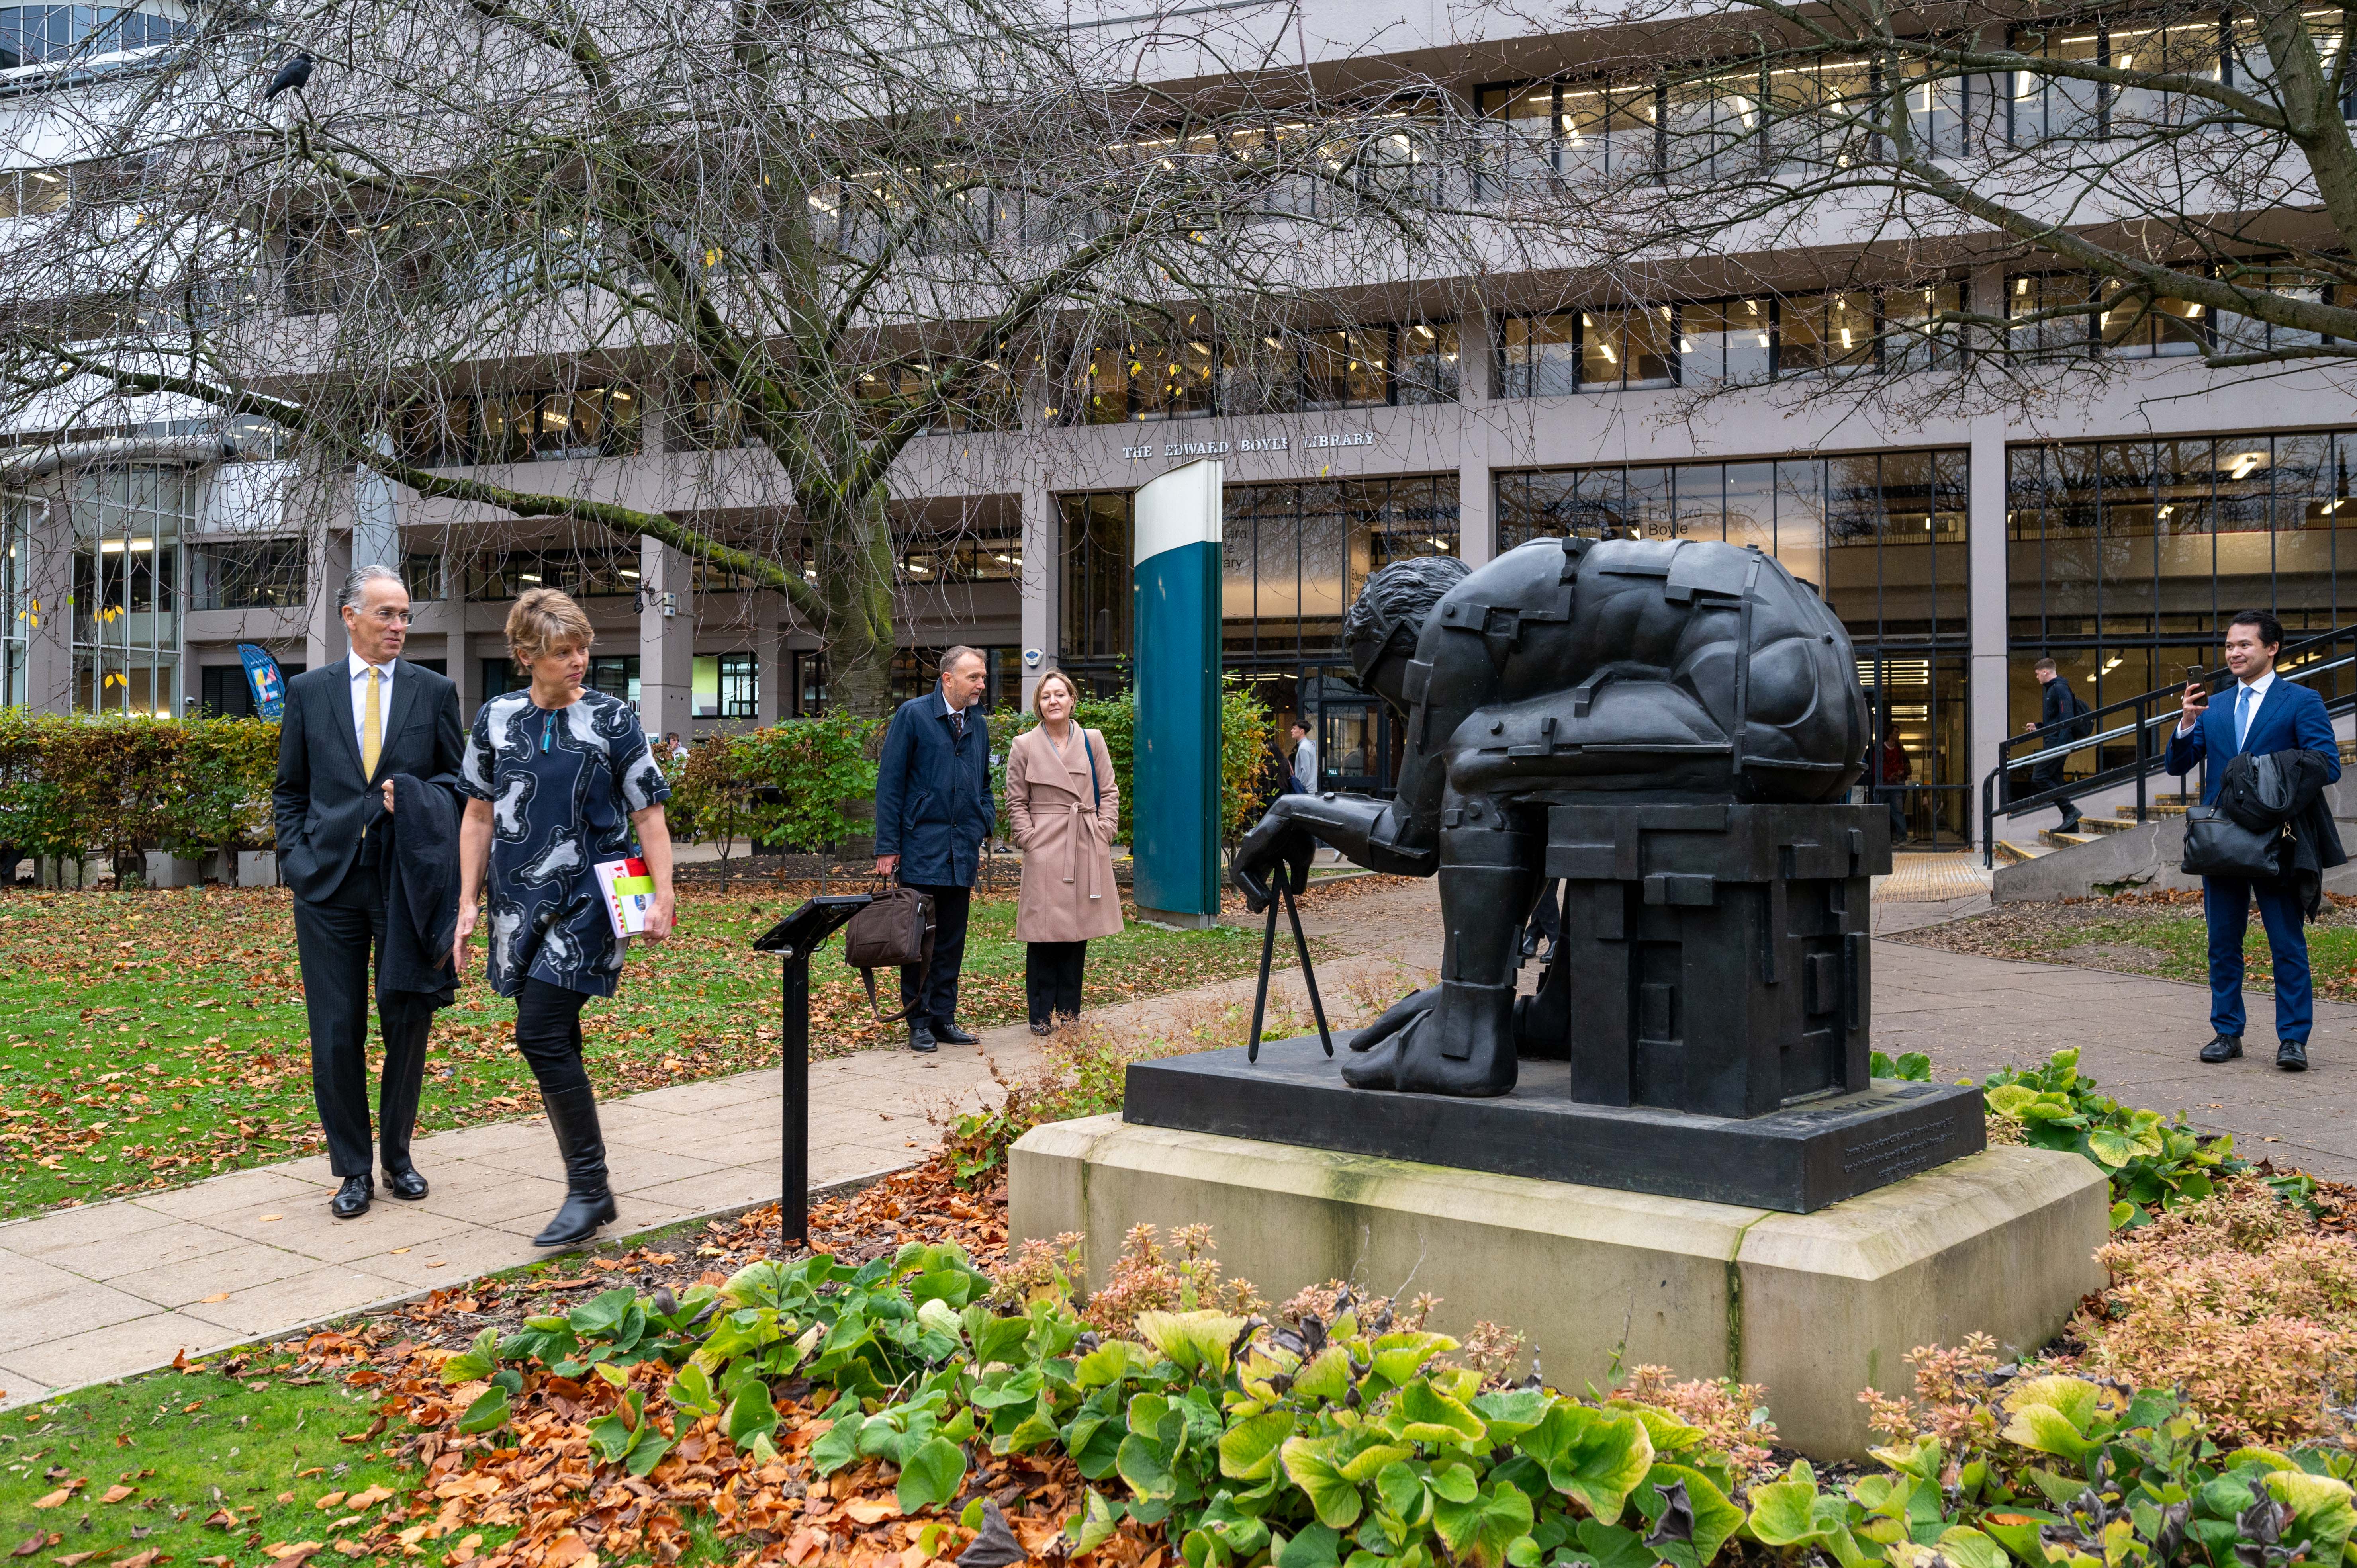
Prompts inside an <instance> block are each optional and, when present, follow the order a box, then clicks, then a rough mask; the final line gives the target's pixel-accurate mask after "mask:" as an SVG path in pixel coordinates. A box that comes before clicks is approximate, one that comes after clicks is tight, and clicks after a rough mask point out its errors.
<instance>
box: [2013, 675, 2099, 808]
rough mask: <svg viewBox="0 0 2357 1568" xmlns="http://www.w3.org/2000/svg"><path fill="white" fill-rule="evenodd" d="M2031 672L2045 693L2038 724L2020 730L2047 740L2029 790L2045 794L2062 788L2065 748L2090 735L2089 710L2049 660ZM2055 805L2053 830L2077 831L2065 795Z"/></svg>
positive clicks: (2072, 806) (2023, 726)
mask: <svg viewBox="0 0 2357 1568" xmlns="http://www.w3.org/2000/svg"><path fill="white" fill-rule="evenodd" d="M2030 673H2031V674H2033V675H2035V676H2037V677H2038V683H2039V684H2040V686H2043V687H2044V688H2045V689H2046V690H2045V693H2044V695H2043V700H2042V701H2043V705H2042V707H2041V709H2040V715H2039V720H2038V722H2037V723H2036V724H2029V725H2022V726H2021V727H2022V729H2023V731H2024V732H2025V733H2027V734H2031V735H2041V734H2042V735H2043V736H2045V737H2046V742H2045V747H2044V749H2045V753H2046V755H2045V756H2043V757H2040V758H2039V760H2038V763H2037V765H2036V766H2035V767H2033V768H2030V770H2029V787H2030V788H2031V789H2033V790H2035V791H2037V792H2038V793H2040V794H2044V793H2045V792H2046V791H2047V790H2049V789H2061V788H2062V764H2063V761H2064V758H2065V757H2067V755H2068V748H2069V746H2070V745H2071V743H2072V741H2077V740H2084V739H2086V738H2087V736H2088V733H2089V732H2088V729H2087V720H2086V718H2085V716H2084V715H2085V714H2087V712H2088V708H2087V704H2086V703H2083V702H2081V701H2080V700H2079V693H2076V692H2073V691H2072V690H2071V682H2068V681H2065V680H2064V679H2062V677H2061V674H2060V673H2059V672H2058V671H2056V670H2055V668H2054V660H2051V659H2041V660H2039V661H2038V662H2037V663H2036V664H2033V665H2031V666H2030ZM2054 804H2055V806H2056V807H2057V809H2059V810H2060V811H2061V813H2062V821H2061V824H2060V825H2059V826H2058V828H2057V830H2056V831H2058V832H2066V833H2074V832H2078V831H2079V808H2078V807H2077V806H2076V805H2074V804H2073V803H2072V800H2071V798H2070V797H2069V796H2068V795H2065V796H2063V797H2061V799H2059V800H2056V801H2055V802H2054Z"/></svg>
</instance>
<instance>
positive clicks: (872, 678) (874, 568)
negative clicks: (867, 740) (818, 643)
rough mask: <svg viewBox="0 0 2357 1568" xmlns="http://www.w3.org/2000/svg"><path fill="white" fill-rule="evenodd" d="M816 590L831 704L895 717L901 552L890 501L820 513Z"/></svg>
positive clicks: (814, 528) (874, 496)
mask: <svg viewBox="0 0 2357 1568" xmlns="http://www.w3.org/2000/svg"><path fill="white" fill-rule="evenodd" d="M810 524H811V553H812V565H813V569H814V570H815V571H816V572H817V573H818V577H817V579H816V581H815V582H814V583H813V587H815V588H816V589H817V590H818V594H819V598H820V601H821V603H822V605H823V619H822V622H821V624H820V626H819V627H818V628H817V629H818V633H819V636H820V637H821V638H822V639H823V640H824V642H825V644H826V685H827V705H828V706H829V707H832V708H835V709H838V710H840V711H841V712H844V713H847V714H860V715H862V716H864V717H867V718H881V717H883V716H884V715H885V714H888V713H889V712H890V711H891V701H892V650H893V645H894V642H895V639H894V636H893V629H892V577H893V571H892V568H893V565H894V559H893V550H892V531H891V522H890V519H889V518H888V516H887V515H886V510H885V497H884V495H883V493H882V492H881V491H880V490H878V491H876V492H873V493H871V494H870V495H869V496H868V497H867V498H866V499H865V500H864V501H863V502H862V503H860V504H858V505H857V506H856V508H855V509H851V510H845V511H842V512H837V513H834V514H833V515H825V514H813V516H812V517H811V519H810Z"/></svg>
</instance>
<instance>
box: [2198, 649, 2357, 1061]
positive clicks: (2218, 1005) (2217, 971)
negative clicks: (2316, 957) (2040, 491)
mask: <svg viewBox="0 0 2357 1568" xmlns="http://www.w3.org/2000/svg"><path fill="white" fill-rule="evenodd" d="M2282 646H2283V623H2282V622H2280V621H2278V620H2276V618H2275V617H2273V616H2271V615H2269V614H2267V612H2266V611H2265V610H2244V612H2243V613H2242V614H2241V615H2238V616H2236V617H2235V618H2233V620H2232V621H2230V622H2229V623H2227V627H2226V668H2227V669H2228V670H2230V671H2233V676H2234V689H2233V695H2232V696H2231V697H2228V698H2225V699H2224V700H2222V701H2220V702H2215V703H2213V702H2212V701H2211V700H2210V692H2209V688H2208V687H2206V686H2204V685H2203V684H2202V683H2201V682H2198V681H2188V682H2186V683H2185V695H2184V698H2183V701H2182V703H2181V706H2182V708H2183V710H2184V712H2183V716H2182V717H2180V718H2179V720H2178V721H2177V729H2176V732H2175V733H2174V734H2172V735H2171V736H2169V755H2168V756H2167V757H2165V758H2164V759H2163V761H2162V766H2163V767H2165V768H2167V769H2168V770H2169V772H2171V773H2174V774H2177V775H2178V776H2179V777H2180V778H2181V777H2183V776H2184V775H2185V774H2187V773H2190V772H2191V771H2192V770H2193V768H2194V766H2195V765H2196V764H2197V763H2200V762H2201V761H2203V760H2204V759H2207V760H2208V762H2209V763H2210V768H2209V769H2208V771H2207V773H2206V775H2205V776H2204V779H2203V782H2202V786H2201V803H2202V804H2203V805H2205V806H2214V805H2216V804H2217V803H2218V792H2219V790H2221V789H2223V788H2224V787H2225V783H2226V765H2227V764H2228V763H2229V762H2231V761H2232V760H2233V758H2235V757H2239V756H2241V755H2243V754H2244V753H2245V752H2247V753H2249V754H2250V755H2251V756H2253V757H2266V756H2268V755H2270V754H2272V753H2275V752H2278V751H2312V752H2316V753H2318V754H2319V756H2320V757H2323V759H2324V762H2323V772H2324V775H2325V779H2326V781H2327V782H2330V781H2331V780H2333V779H2339V778H2340V777H2341V744H2340V742H2339V741H2338V740H2337V739H2335V738H2334V736H2333V733H2332V719H2331V717H2330V714H2327V713H2326V712H2325V709H2324V699H2323V698H2322V697H2319V696H2318V695H2317V694H2316V693H2314V692H2312V691H2310V690H2309V688H2307V687H2306V686H2301V685H2296V684H2294V683H2293V682H2289V681H2280V680H2277V679H2276V672H2275V667H2276V650H2277V649H2279V648H2281V647H2282ZM2254 900H2255V901H2256V902H2257V904H2258V906H2259V923H2260V924H2261V925H2263V926H2265V927H2266V932H2267V953H2268V956H2269V957H2270V958H2271V959H2272V960H2273V961H2274V965H2275V979H2276V1066H2277V1067H2279V1068H2282V1069H2284V1070H2285V1071H2287V1072H2306V1071H2307V1070H2308V1036H2309V1031H2310V1029H2311V1028H2312V1027H2313V1026H2314V1025H2315V1021H2316V1002H2315V998H2314V996H2313V995H2312V994H2311V993H2310V990H2309V969H2308V933H2307V931H2305V930H2304V929H2301V926H2300V916H2301V913H2302V911H2301V908H2300V902H2299V897H2298V894H2297V893H2296V892H2295V891H2294V889H2293V887H2292V886H2291V884H2290V883H2289V882H2287V881H2267V882H2257V881H2252V880H2250V879H2249V878H2246V877H2241V876H2205V877H2203V878H2202V879H2201V912H2202V914H2203V916H2204V917H2206V918H2207V920H2208V923H2209V927H2210V1027H2211V1030H2212V1034H2211V1039H2210V1043H2209V1044H2208V1045H2206V1046H2204V1047H2201V1059H2202V1060H2203V1061H2205V1062H2212V1063H2216V1062H2226V1061H2233V1059H2234V1058H2236V1057H2239V1056H2241V1055H2242V1054H2243V1021H2244V1013H2243V937H2244V933H2245V932H2247V931H2248V930H2249V929H2250V924H2251V905H2252V902H2253V901H2254Z"/></svg>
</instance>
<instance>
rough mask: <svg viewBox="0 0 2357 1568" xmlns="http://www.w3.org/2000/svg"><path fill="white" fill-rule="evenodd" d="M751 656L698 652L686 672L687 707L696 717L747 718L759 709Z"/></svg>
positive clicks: (756, 684) (758, 695) (757, 690)
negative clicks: (687, 684)
mask: <svg viewBox="0 0 2357 1568" xmlns="http://www.w3.org/2000/svg"><path fill="white" fill-rule="evenodd" d="M759 703H760V693H759V685H758V682H757V680H756V674H755V669H754V661H753V655H751V654H749V653H699V654H697V655H696V656H695V660H694V665H693V667H692V668H691V670H690V671H689V691H688V710H689V712H690V713H692V714H694V716H695V717H697V718H699V719H749V718H752V717H754V716H756V714H758V713H759Z"/></svg>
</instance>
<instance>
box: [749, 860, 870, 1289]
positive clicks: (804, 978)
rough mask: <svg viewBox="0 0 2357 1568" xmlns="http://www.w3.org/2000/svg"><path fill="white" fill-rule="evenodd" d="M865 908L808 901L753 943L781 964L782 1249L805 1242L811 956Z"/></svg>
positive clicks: (861, 902) (858, 899) (842, 897)
mask: <svg viewBox="0 0 2357 1568" xmlns="http://www.w3.org/2000/svg"><path fill="white" fill-rule="evenodd" d="M867 903H868V898H867V895H866V894H865V893H845V894H836V895H833V896H830V897H819V898H813V899H810V900H809V901H807V902H806V903H804V904H803V905H802V908H799V909H796V910H795V911H794V912H793V913H792V914H791V915H788V916H787V917H786V918H784V919H782V920H780V921H779V922H778V923H777V924H776V925H774V926H771V927H770V929H768V930H766V931H764V932H762V933H761V934H760V935H759V937H756V938H755V939H754V940H753V950H754V951H755V952H773V953H776V954H777V955H778V956H779V957H780V958H782V959H784V960H785V961H786V973H785V989H784V995H783V1010H782V1013H781V1015H780V1023H781V1026H782V1028H781V1032H782V1034H783V1035H784V1038H783V1039H781V1040H780V1041H779V1043H778V1050H779V1056H780V1063H779V1066H780V1071H781V1073H782V1079H781V1081H782V1084H783V1088H784V1090H785V1093H784V1103H783V1104H782V1105H781V1106H780V1115H781V1117H782V1118H783V1120H784V1122H785V1150H784V1171H783V1175H782V1180H781V1185H780V1187H779V1190H778V1222H779V1230H780V1237H779V1240H780V1243H781V1248H782V1247H784V1246H791V1245H793V1244H794V1243H795V1242H797V1241H800V1242H804V1243H807V1242H808V1241H809V1240H810V961H811V954H813V953H814V952H816V951H817V950H818V949H819V945H820V944H821V943H822V942H824V941H825V940H826V939H827V938H828V937H830V936H832V935H833V934H834V930H835V928H837V927H838V926H841V925H842V924H843V923H844V922H845V920H848V919H850V918H851V917H852V916H854V915H856V914H857V913H859V911H860V910H862V909H865V908H867Z"/></svg>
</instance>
